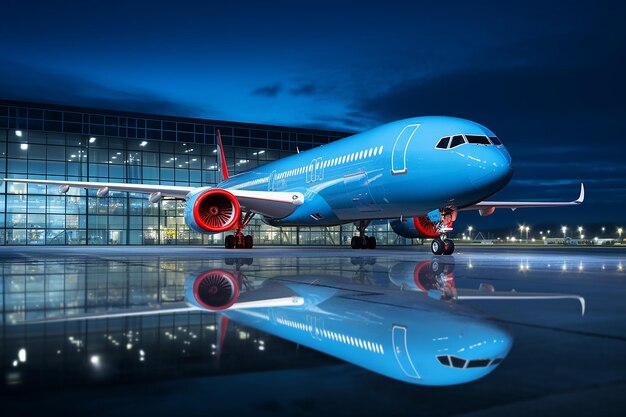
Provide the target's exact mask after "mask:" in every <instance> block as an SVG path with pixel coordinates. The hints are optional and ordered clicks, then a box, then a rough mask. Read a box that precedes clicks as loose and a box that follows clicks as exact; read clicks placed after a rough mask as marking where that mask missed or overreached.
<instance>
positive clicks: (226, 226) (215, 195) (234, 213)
mask: <svg viewBox="0 0 626 417" xmlns="http://www.w3.org/2000/svg"><path fill="white" fill-rule="evenodd" d="M240 216H241V206H240V205H239V201H237V198H236V197H235V196H234V195H232V194H231V193H230V192H228V191H226V190H222V189H220V188H213V189H209V190H206V191H201V192H199V193H197V194H195V195H193V196H192V197H191V198H190V199H189V200H188V201H187V205H186V206H185V221H186V222H187V224H188V225H189V227H191V228H192V229H194V230H195V231H197V232H200V233H206V232H209V233H219V232H225V231H227V230H230V229H232V228H233V227H235V226H236V225H237V222H238V221H239V217H240Z"/></svg>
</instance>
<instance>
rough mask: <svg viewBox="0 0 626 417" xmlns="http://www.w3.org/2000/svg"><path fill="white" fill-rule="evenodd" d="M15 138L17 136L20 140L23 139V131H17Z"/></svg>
mask: <svg viewBox="0 0 626 417" xmlns="http://www.w3.org/2000/svg"><path fill="white" fill-rule="evenodd" d="M15 136H17V137H18V138H21V137H22V131H21V130H16V131H15Z"/></svg>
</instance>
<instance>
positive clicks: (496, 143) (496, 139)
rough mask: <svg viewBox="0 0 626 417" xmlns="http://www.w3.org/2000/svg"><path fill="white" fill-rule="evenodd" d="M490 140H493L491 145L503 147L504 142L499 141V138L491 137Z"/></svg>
mask: <svg viewBox="0 0 626 417" xmlns="http://www.w3.org/2000/svg"><path fill="white" fill-rule="evenodd" d="M489 139H491V143H493V144H494V145H496V146H499V145H502V142H501V141H500V139H498V137H497V136H489Z"/></svg>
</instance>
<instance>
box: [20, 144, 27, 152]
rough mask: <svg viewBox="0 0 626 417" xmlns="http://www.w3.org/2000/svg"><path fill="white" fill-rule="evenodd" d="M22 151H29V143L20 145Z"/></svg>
mask: <svg viewBox="0 0 626 417" xmlns="http://www.w3.org/2000/svg"><path fill="white" fill-rule="evenodd" d="M20 149H21V150H23V151H25V150H27V149H28V143H20Z"/></svg>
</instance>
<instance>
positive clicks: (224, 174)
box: [217, 129, 228, 181]
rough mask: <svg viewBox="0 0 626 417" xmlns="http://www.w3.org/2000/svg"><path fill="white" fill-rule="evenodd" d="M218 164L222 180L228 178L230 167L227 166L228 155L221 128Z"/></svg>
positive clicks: (218, 143)
mask: <svg viewBox="0 0 626 417" xmlns="http://www.w3.org/2000/svg"><path fill="white" fill-rule="evenodd" d="M217 153H218V155H217V158H218V161H217V166H218V167H219V171H220V173H221V176H222V181H224V180H227V179H228V167H227V166H226V156H225V155H224V146H223V145H222V135H221V134H220V130H219V129H217Z"/></svg>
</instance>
